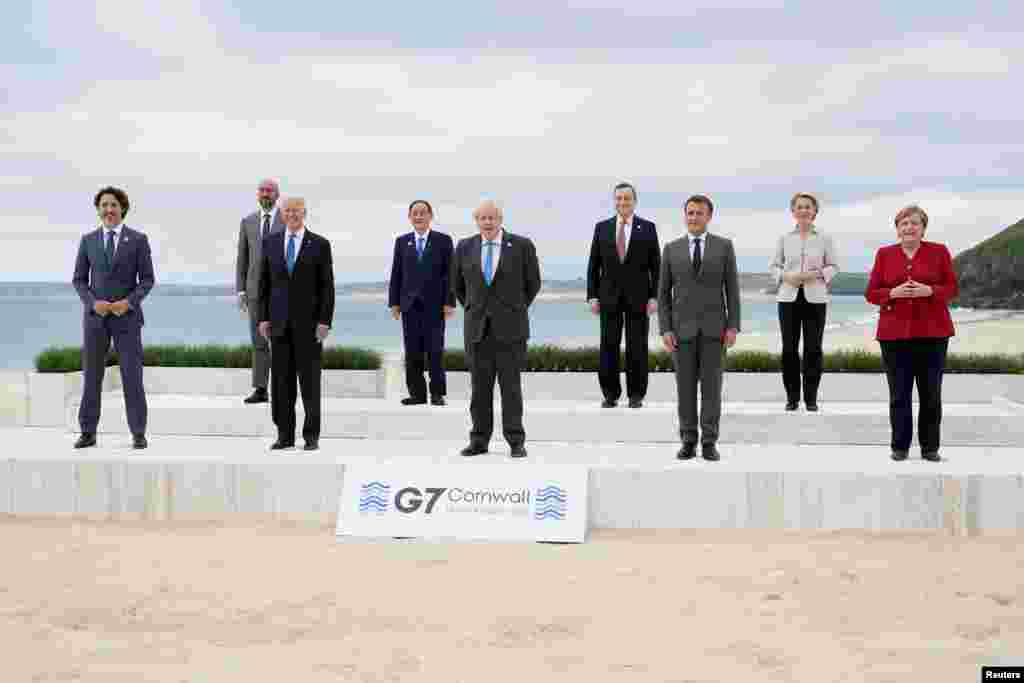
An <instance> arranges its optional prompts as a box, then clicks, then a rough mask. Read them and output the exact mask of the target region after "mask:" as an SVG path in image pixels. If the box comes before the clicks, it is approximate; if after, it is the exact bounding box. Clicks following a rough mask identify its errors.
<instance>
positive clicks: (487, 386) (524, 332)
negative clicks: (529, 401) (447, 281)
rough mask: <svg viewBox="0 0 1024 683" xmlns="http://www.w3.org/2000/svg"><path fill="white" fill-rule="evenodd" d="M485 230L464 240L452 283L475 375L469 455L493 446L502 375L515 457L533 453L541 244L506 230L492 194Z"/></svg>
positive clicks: (481, 213)
mask: <svg viewBox="0 0 1024 683" xmlns="http://www.w3.org/2000/svg"><path fill="white" fill-rule="evenodd" d="M473 218H474V219H475V220H476V224H477V227H478V228H479V230H480V234H479V235H474V236H473V237H467V238H466V239H463V240H460V241H459V245H458V246H457V247H456V248H455V254H454V256H453V257H452V274H451V283H452V289H453V290H454V292H455V297H456V298H457V299H458V301H459V303H461V304H462V306H463V308H465V311H466V318H465V324H464V326H463V337H464V340H465V346H466V360H467V363H468V365H469V372H470V377H471V382H472V397H471V399H470V407H469V412H470V416H471V418H472V420H473V428H472V430H471V431H470V433H469V445H468V446H467V447H466V448H464V449H463V450H462V455H465V456H474V455H480V454H481V453H486V452H487V450H488V444H489V443H490V440H491V434H492V432H493V431H494V381H495V378H497V380H498V383H499V384H500V385H501V422H502V429H503V432H504V435H505V440H506V441H507V442H508V444H509V446H510V448H511V453H510V454H511V456H512V457H513V458H523V457H526V447H525V445H524V444H525V443H526V431H525V430H524V429H523V388H522V378H521V375H520V373H521V372H522V369H523V365H524V364H525V362H526V342H527V340H528V339H529V338H530V316H529V313H528V310H529V307H530V304H532V303H533V300H534V299H536V298H537V293H538V292H539V291H540V287H541V280H540V264H539V262H538V261H537V250H536V248H535V247H534V246H533V242H531V241H530V240H529V239H527V238H526V237H521V236H519V235H514V234H512V233H510V232H508V231H506V230H505V229H504V227H503V225H502V223H503V216H502V211H501V208H500V207H499V206H498V205H497V204H495V203H494V202H492V201H485V202H483V203H481V204H480V206H478V207H477V209H476V211H474V212H473Z"/></svg>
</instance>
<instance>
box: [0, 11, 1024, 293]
mask: <svg viewBox="0 0 1024 683" xmlns="http://www.w3.org/2000/svg"><path fill="white" fill-rule="evenodd" d="M1016 4H1017V3H1012V2H999V3H968V2H946V3H943V2H933V1H929V2H917V1H916V0H914V1H908V2H901V3H896V2H884V3H883V2H877V3H876V2H873V1H872V0H866V1H861V2H855V3H851V2H822V1H821V0H816V1H808V2H804V1H803V0H800V1H796V2H782V1H771V0H718V1H715V2H712V1H710V0H709V1H707V2H698V3H690V2H684V1H682V0H680V1H666V2H645V1H644V0H628V1H624V0H618V1H616V2H612V1H610V0H570V1H569V2H557V0H517V1H516V2H489V1H488V0H474V1H473V2H459V3H454V2H451V3H445V2H440V3H412V2H401V3H399V2H391V1H390V0H377V1H376V2H370V3H324V2H305V1H304V0H293V1H292V2H288V3H280V2H265V1H263V0H259V1H253V2H234V3H229V2H198V1H197V0H175V2H156V1H149V0H99V1H96V2H92V1H88V0H76V2H73V3H72V2H64V1H61V2H17V3H13V5H12V6H10V7H7V8H6V9H5V26H4V28H2V29H0V36H2V38H3V40H2V41H0V55H2V59H0V62H2V64H0V79H2V85H3V88H2V90H0V93H2V100H0V117H2V118H3V119H4V120H3V125H2V127H0V150H2V154H0V192H2V193H3V197H4V200H5V201H4V202H3V205H4V208H3V213H2V220H3V227H2V229H0V279H3V280H54V279H55V280H67V279H69V278H70V272H71V268H72V263H73V259H74V252H75V249H76V245H77V240H78V236H79V235H81V234H82V233H83V232H85V231H86V230H88V229H90V226H93V225H95V221H96V216H95V213H94V211H93V208H92V195H93V193H94V192H95V190H96V189H98V187H99V186H100V185H102V184H107V183H113V184H116V185H120V186H122V187H124V188H125V189H126V190H127V191H128V193H129V195H130V197H131V199H132V203H133V208H132V212H131V215H130V216H129V219H128V221H127V222H128V224H130V225H133V226H135V227H138V228H140V229H142V230H144V231H145V232H147V233H149V235H150V238H151V241H152V243H153V245H154V255H155V258H156V260H157V277H158V280H161V281H164V282H197V283H211V282H225V283H226V282H229V281H231V279H232V273H233V267H234V253H235V251H234V249H235V244H236V240H237V233H238V221H239V219H240V218H241V217H242V215H244V214H245V213H248V212H249V211H251V210H253V208H254V206H255V187H256V183H257V182H258V180H259V179H260V178H261V177H264V176H272V177H276V178H279V179H280V181H281V184H282V188H283V190H284V193H285V194H286V195H287V194H298V195H304V196H305V197H306V198H307V200H308V203H309V206H310V207H311V216H310V226H311V227H312V228H313V229H314V230H316V231H318V232H321V233H323V234H325V235H327V236H328V237H329V238H330V239H331V240H332V241H333V244H334V251H335V268H336V276H337V279H338V281H339V282H351V281H373V280H383V279H385V278H386V277H387V275H388V273H387V270H388V267H389V264H390V250H391V245H392V243H393V240H394V237H395V235H396V234H398V233H400V232H402V231H404V230H406V229H407V228H408V223H407V220H406V216H405V209H406V206H407V204H408V202H409V201H410V200H412V199H414V198H418V197H423V198H427V199H429V200H431V201H432V202H433V204H434V206H435V208H436V209H437V214H438V227H440V228H441V229H444V230H447V231H449V232H451V233H453V234H455V235H456V236H465V235H467V234H469V233H471V232H472V231H473V229H474V228H473V226H472V217H471V215H470V214H471V211H472V208H473V206H475V205H476V203H477V202H478V201H479V200H480V199H481V198H484V197H488V198H495V199H498V200H500V201H502V202H503V204H504V206H505V213H506V216H505V218H506V225H507V227H508V228H509V229H510V230H512V231H514V232H518V233H521V234H525V235H528V236H530V237H532V238H533V239H534V240H535V242H536V243H537V246H538V250H539V253H540V255H541V259H542V267H543V271H544V275H545V277H550V278H574V277H578V276H580V275H582V274H584V271H585V267H586V254H587V251H588V247H589V240H590V237H591V235H592V232H593V224H594V222H595V221H596V220H598V219H600V218H602V217H605V216H608V215H610V214H611V188H612V186H613V185H614V184H615V183H616V182H618V181H620V180H629V181H632V182H634V183H635V184H636V185H637V186H638V188H639V191H640V208H639V213H640V215H642V216H645V217H648V218H650V219H652V220H655V221H656V222H657V223H658V226H659V235H660V237H661V239H662V242H663V243H664V242H665V241H666V240H668V239H670V238H674V237H675V236H677V235H678V234H679V233H680V231H681V229H682V220H681V212H680V209H679V205H680V203H681V202H682V200H683V199H685V197H686V196H687V195H688V194H691V193H694V192H704V193H707V194H710V195H711V196H712V197H713V198H714V199H715V201H716V205H717V211H716V215H715V222H714V224H713V226H712V229H713V230H714V231H716V232H719V233H721V234H724V235H727V236H729V237H731V238H733V239H734V240H735V241H736V245H737V252H738V255H739V258H740V266H741V268H742V269H744V270H748V271H764V270H766V269H767V262H768V258H769V256H770V252H771V248H772V245H773V243H774V240H775V239H776V237H777V236H778V235H779V234H780V232H782V231H784V230H786V229H787V227H788V226H789V225H790V217H789V213H788V200H789V197H790V195H791V194H792V193H793V192H794V191H796V190H806V191H811V192H814V193H816V194H818V196H819V197H820V198H821V199H822V200H823V202H824V205H823V210H822V213H821V215H820V216H819V220H818V225H819V227H821V228H822V229H824V230H828V231H830V232H831V233H833V234H834V235H835V236H836V238H837V240H838V242H839V244H840V245H841V251H842V255H843V260H844V263H843V265H845V266H846V269H847V270H864V269H866V268H868V267H869V266H870V261H871V258H872V254H873V252H874V249H875V248H876V247H877V246H878V245H880V244H883V243H886V242H889V241H891V239H892V237H893V230H892V228H891V218H892V216H893V214H894V213H895V211H896V210H897V209H898V208H899V207H901V206H903V205H905V204H907V203H910V202H917V203H920V204H921V205H923V206H924V207H925V208H926V209H927V211H928V212H929V213H930V215H931V218H932V222H931V227H930V230H929V237H930V238H932V239H936V240H941V241H944V242H946V243H947V244H949V246H950V248H951V249H953V250H954V251H959V250H962V249H964V248H967V247H969V246H971V245H972V244H974V243H976V242H978V241H980V240H981V239H984V238H985V237H987V236H989V235H991V234H993V233H995V232H997V231H998V230H999V229H1001V228H1002V227H1005V226H1006V225H1009V224H1010V223H1012V222H1014V221H1016V220H1018V219H1020V218H1021V217H1022V216H1024V203H1022V201H1021V199H1022V194H1021V190H1022V189H1024V177H1022V176H1024V126H1022V125H1021V122H1020V111H1021V103H1022V97H1021V94H1020V93H1021V92H1022V89H1021V86H1020V82H1021V73H1022V69H1021V67H1022V66H1024V64H1022V57H1024V43H1022V42H1021V40H1020V36H1021V32H1022V28H1024V9H1019V8H1015V6H1016ZM1015 93H1016V94H1015Z"/></svg>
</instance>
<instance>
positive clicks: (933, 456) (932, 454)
mask: <svg viewBox="0 0 1024 683" xmlns="http://www.w3.org/2000/svg"><path fill="white" fill-rule="evenodd" d="M921 457H922V458H923V459H925V460H927V461H928V462H942V456H940V455H939V452H938V451H929V452H927V453H921Z"/></svg>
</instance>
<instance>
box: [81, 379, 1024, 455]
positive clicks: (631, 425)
mask: <svg viewBox="0 0 1024 683" xmlns="http://www.w3.org/2000/svg"><path fill="white" fill-rule="evenodd" d="M148 402H149V427H148V432H149V433H150V434H153V435H161V434H165V435H205V436H265V437H270V436H273V435H276V429H275V427H274V425H273V422H272V420H271V416H270V407H269V405H257V406H247V405H245V404H243V403H242V402H241V401H240V400H239V399H238V398H237V397H224V396H191V395H190V396H186V395H172V394H163V395H155V396H150V397H149V398H148ZM299 403H300V405H299V407H298V410H297V416H298V424H299V425H300V428H301V424H302V409H301V401H300V402H299ZM888 409H889V408H888V404H887V403H882V402H867V401H862V402H856V403H822V404H821V410H820V412H818V413H808V412H805V411H803V410H801V411H797V412H795V413H787V412H786V411H785V410H784V409H783V406H782V405H781V404H779V403H778V402H726V403H725V404H724V405H723V415H722V421H721V435H720V441H721V442H722V443H763V444H772V443H778V444H844V445H845V444H876V445H885V444H888V443H889V439H890V428H889V417H888ZM321 412H322V436H323V437H325V438H333V437H341V438H362V439H409V440H422V439H428V440H447V439H460V438H462V437H463V435H468V432H469V428H470V419H469V406H468V402H466V401H455V400H453V401H450V402H449V404H448V405H447V406H444V407H435V406H430V405H425V406H409V407H407V406H402V405H400V404H399V403H398V401H397V400H386V399H339V398H326V399H324V400H323V404H322V408H321ZM77 413H78V405H77V402H73V403H72V404H71V405H70V406H69V408H68V410H67V416H66V417H67V422H66V424H67V427H68V429H69V430H71V431H77V430H78V419H77ZM500 415H501V411H500V408H499V407H497V406H496V408H495V419H496V423H497V424H496V426H495V433H494V439H495V441H500V440H501V419H500ZM1022 418H1024V407H1022V406H1020V405H1019V404H1015V403H1012V402H1010V401H1006V400H1004V399H999V400H996V401H990V402H989V403H947V404H945V405H944V407H943V427H942V435H943V444H944V445H951V446H952V445H964V446H982V445H991V446H1022V445H1024V419H1022ZM524 424H525V427H526V433H527V440H528V441H529V442H575V443H595V442H598V443H599V442H623V443H640V442H664V443H675V442H678V441H679V434H678V426H677V409H676V404H675V403H674V402H668V401H662V402H659V401H652V402H647V403H645V405H644V407H643V408H642V409H639V410H631V409H629V408H626V407H624V406H620V407H619V408H616V409H603V408H601V407H600V406H599V405H598V404H596V403H595V402H593V401H587V402H578V401H564V400H530V401H527V403H526V414H525V416H524ZM99 430H100V431H101V432H103V433H127V432H128V426H127V422H126V418H125V414H124V404H123V399H122V397H121V395H120V394H119V393H113V392H111V393H108V394H105V395H104V398H103V416H102V419H101V421H100V426H99Z"/></svg>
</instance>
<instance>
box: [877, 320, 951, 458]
mask: <svg viewBox="0 0 1024 683" xmlns="http://www.w3.org/2000/svg"><path fill="white" fill-rule="evenodd" d="M881 345H882V361H883V362H884V363H885V374H886V377H887V378H888V380H889V422H890V424H891V425H892V449H893V450H894V451H908V450H910V442H911V440H912V438H913V436H914V413H913V396H914V383H915V382H916V383H917V396H918V401H919V403H920V412H919V414H918V416H917V441H918V444H919V445H920V446H921V452H922V453H934V452H937V451H938V450H939V427H940V425H941V423H942V373H943V371H944V370H945V369H946V350H947V349H948V348H949V339H908V340H905V341H883V342H881Z"/></svg>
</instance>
